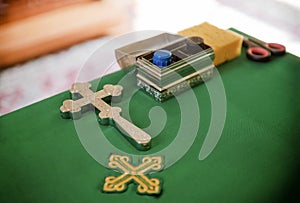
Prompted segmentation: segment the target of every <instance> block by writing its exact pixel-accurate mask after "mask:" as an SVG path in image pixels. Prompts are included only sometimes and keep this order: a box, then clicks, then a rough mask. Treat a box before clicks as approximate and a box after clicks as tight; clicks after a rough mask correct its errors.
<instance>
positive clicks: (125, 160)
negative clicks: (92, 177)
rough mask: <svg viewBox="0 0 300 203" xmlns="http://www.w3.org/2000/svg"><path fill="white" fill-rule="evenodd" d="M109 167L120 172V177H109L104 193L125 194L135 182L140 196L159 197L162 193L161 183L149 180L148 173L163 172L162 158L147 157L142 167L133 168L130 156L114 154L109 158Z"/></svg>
mask: <svg viewBox="0 0 300 203" xmlns="http://www.w3.org/2000/svg"><path fill="white" fill-rule="evenodd" d="M108 165H109V167H110V168H111V169H115V170H120V171H121V172H122V174H121V175H120V176H117V177H115V176H108V177H106V178H105V183H104V185H103V191H104V192H124V191H125V190H126V189H127V185H128V184H129V183H132V182H135V183H136V184H137V185H138V186H137V192H138V193H140V194H148V195H157V194H159V193H160V192H161V181H160V180H159V179H157V178H149V177H148V176H147V175H146V173H150V172H155V171H160V170H162V168H163V167H162V157H161V156H152V157H151V156H145V157H143V159H142V162H141V164H140V165H137V166H133V165H132V164H131V160H130V158H129V157H128V156H121V155H116V154H112V155H111V156H110V158H109V164H108Z"/></svg>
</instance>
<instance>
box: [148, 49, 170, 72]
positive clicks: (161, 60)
mask: <svg viewBox="0 0 300 203" xmlns="http://www.w3.org/2000/svg"><path fill="white" fill-rule="evenodd" d="M171 63H172V53H171V52H170V51H168V50H157V51H156V52H154V54H153V64H155V65H157V66H158V67H161V68H163V67H166V66H168V65H170V64H171Z"/></svg>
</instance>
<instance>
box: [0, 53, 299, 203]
mask: <svg viewBox="0 0 300 203" xmlns="http://www.w3.org/2000/svg"><path fill="white" fill-rule="evenodd" d="M244 52H245V50H243V53H242V54H241V56H240V57H239V58H237V59H235V60H233V61H230V62H227V63H225V64H223V65H221V66H220V67H218V70H219V73H220V75H221V78H222V80H223V84H224V88H225V92H226V98H227V114H226V121H225V126H224V129H223V132H222V136H221V138H220V140H219V142H218V144H217V145H216V147H215V149H214V150H213V151H212V153H211V154H210V155H209V156H208V157H207V158H206V159H204V160H199V159H198V156H199V150H200V148H201V146H202V144H203V141H204V139H205V135H206V133H207V130H208V127H209V124H210V113H211V110H210V107H211V104H210V99H209V94H208V91H207V88H206V86H205V85H200V86H197V87H195V88H194V89H193V91H194V94H195V95H196V97H197V98H198V99H199V109H200V114H201V115H200V118H201V122H200V125H199V130H198V131H197V137H196V139H195V140H194V142H193V144H192V146H191V148H190V149H189V150H188V151H187V153H186V154H185V155H184V156H183V157H182V158H181V159H180V160H179V161H177V162H176V163H175V164H174V165H172V166H170V167H168V168H166V169H165V170H163V171H161V172H159V173H154V174H151V175H150V176H151V177H157V178H159V179H161V180H163V191H162V194H161V195H159V196H147V195H139V194H137V193H136V185H134V184H130V185H129V186H128V190H127V191H126V192H124V193H120V194H118V193H114V194H107V193H103V192H101V188H102V186H103V183H104V178H105V177H106V176H108V175H117V172H114V171H112V170H110V169H107V168H105V167H104V166H102V165H101V164H99V163H98V162H97V161H95V160H94V159H93V158H92V157H91V156H90V155H89V153H88V152H87V151H86V150H85V149H84V147H83V145H82V144H81V142H80V140H79V138H78V136H77V131H76V128H75V126H74V123H73V122H72V121H71V120H65V119H62V118H61V117H60V113H59V107H60V105H61V104H62V101H63V100H65V99H67V98H68V97H69V93H68V92H63V93H61V94H59V95H56V96H54V97H51V98H49V99H46V100H44V101H41V102H38V103H36V104H33V105H31V106H28V107H26V108H23V109H21V110H18V111H16V112H13V113H10V114H7V115H4V116H2V117H0V172H1V173H0V202H23V203H24V202H31V203H33V202H64V203H65V202H132V203H133V202H184V201H186V202H209V203H213V202H218V203H220V202H299V201H300V195H299V191H300V190H299V189H300V183H299V180H300V175H299V169H300V164H299V163H300V160H299V158H300V124H299V121H300V119H299V116H300V105H299V104H300V93H299V89H300V85H299V84H300V83H299V76H300V59H299V58H297V57H296V56H293V55H291V54H286V55H285V56H283V57H277V58H273V60H271V61H270V62H267V63H258V62H253V61H249V60H248V59H247V58H246V56H245V53H244ZM126 74H127V72H126V71H124V70H122V71H119V72H116V73H113V74H111V75H108V76H106V77H105V78H103V79H102V80H101V82H100V85H99V87H98V89H100V88H101V87H102V85H103V84H105V83H112V84H116V83H118V81H119V79H121V78H122V77H123V76H124V75H126ZM97 82H98V81H95V82H94V84H97ZM124 94H125V96H126V90H125V91H124ZM185 94H187V93H183V94H181V95H180V97H184V96H185ZM156 105H159V106H160V107H161V108H163V109H164V110H165V112H166V114H167V115H166V116H167V118H168V120H167V123H166V126H165V128H164V129H163V130H162V132H161V133H159V135H158V136H157V137H155V138H154V139H153V146H152V148H151V150H149V151H147V152H138V151H137V150H136V149H135V148H134V147H133V146H132V145H130V144H129V143H128V142H127V141H126V140H125V139H124V137H122V136H121V135H120V134H119V132H118V131H117V130H115V129H114V128H113V127H111V126H101V129H102V132H103V133H104V134H105V137H106V138H107V139H108V140H109V141H110V142H111V143H112V144H114V145H115V146H118V148H120V149H121V150H123V151H126V152H128V153H135V154H150V153H153V152H157V151H160V150H161V149H164V148H165V147H166V146H168V145H169V144H170V143H171V142H172V140H173V139H174V138H175V136H176V132H177V131H178V126H179V125H180V109H179V107H178V103H177V100H176V99H175V98H173V99H170V100H168V101H166V102H165V103H162V104H159V103H157V102H156V101H154V100H153V99H152V98H151V97H149V96H147V95H146V94H145V93H143V92H141V91H138V92H137V93H136V94H135V95H134V97H132V98H131V101H130V108H129V111H130V116H131V119H132V120H133V122H134V123H135V124H136V125H137V126H140V127H142V128H144V127H147V126H148V125H149V124H150V120H149V118H148V116H145V115H148V111H149V109H150V108H151V107H153V106H156ZM191 111H192V110H191ZM128 116H129V115H126V113H125V114H124V117H128ZM82 119H83V120H85V121H86V122H88V123H89V121H92V120H94V119H95V114H93V113H88V114H86V115H85V116H84V117H82ZM193 122H194V121H192V120H191V121H190V123H191V125H193ZM185 130H186V134H187V136H188V135H189V133H190V132H189V128H187V129H185ZM86 132H87V133H86V136H89V133H92V132H90V131H89V129H86ZM100 147H101V144H99V148H100ZM99 150H100V152H101V149H99ZM174 150H176V149H174ZM174 153H176V151H174ZM99 156H100V157H104V159H107V160H108V157H107V156H108V154H103V155H102V154H99ZM164 158H166V159H167V158H168V157H164Z"/></svg>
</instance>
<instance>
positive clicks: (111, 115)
mask: <svg viewBox="0 0 300 203" xmlns="http://www.w3.org/2000/svg"><path fill="white" fill-rule="evenodd" d="M90 87H91V84H89V83H74V84H73V85H72V87H71V89H70V92H71V93H72V95H73V97H75V98H78V96H81V97H82V98H79V99H77V100H75V101H73V100H70V99H68V100H65V101H64V102H63V105H62V106H61V107H60V111H61V113H62V117H63V118H72V119H79V118H80V117H81V114H82V112H85V111H88V110H89V109H90V107H93V106H94V107H95V108H96V109H98V110H99V111H100V113H99V118H100V123H101V124H104V125H108V124H110V125H113V126H115V127H117V128H118V129H119V131H121V132H122V133H123V134H124V135H125V137H126V138H128V139H129V140H130V141H131V143H133V144H134V146H135V147H137V148H138V149H139V150H147V149H149V148H150V141H151V137H150V135H148V134H147V133H146V132H144V131H143V130H141V129H140V128H138V127H137V126H135V125H134V124H132V123H130V122H129V121H127V120H126V119H124V118H123V117H122V116H121V111H122V109H121V108H120V107H112V106H110V105H109V104H107V103H106V102H105V101H104V100H103V99H104V98H107V97H118V96H121V94H122V89H123V87H122V86H120V85H110V84H109V85H105V86H104V87H103V90H100V91H98V92H95V93H94V92H93V91H92V90H91V89H90Z"/></svg>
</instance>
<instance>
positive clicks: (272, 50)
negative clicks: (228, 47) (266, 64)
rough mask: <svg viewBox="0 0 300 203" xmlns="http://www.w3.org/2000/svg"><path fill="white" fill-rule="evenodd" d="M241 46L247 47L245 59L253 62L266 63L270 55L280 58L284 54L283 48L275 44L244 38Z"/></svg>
mask: <svg viewBox="0 0 300 203" xmlns="http://www.w3.org/2000/svg"><path fill="white" fill-rule="evenodd" d="M243 46H245V47H247V48H248V49H247V57H248V58H249V59H250V60H253V61H259V62H262V61H268V60H270V59H271V55H274V56H282V55H284V54H285V46H284V45H282V44H277V43H266V42H263V41H261V40H258V39H255V38H252V37H244V39H243Z"/></svg>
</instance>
